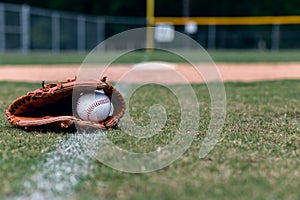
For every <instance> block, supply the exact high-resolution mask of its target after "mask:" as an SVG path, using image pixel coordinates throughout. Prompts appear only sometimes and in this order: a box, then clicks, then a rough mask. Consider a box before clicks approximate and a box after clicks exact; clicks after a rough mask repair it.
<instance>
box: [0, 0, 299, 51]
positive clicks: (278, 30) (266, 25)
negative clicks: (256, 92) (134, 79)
mask: <svg viewBox="0 0 300 200" xmlns="http://www.w3.org/2000/svg"><path fill="white" fill-rule="evenodd" d="M148 1H153V2H152V3H155V4H154V5H153V7H154V9H153V10H150V11H149V8H148V11H147V5H148V7H149V2H148V4H147V0H130V1H124V0H51V1H40V0H27V1H25V0H2V1H0V52H15V51H16V52H23V53H28V52H32V51H39V52H41V51H45V52H49V51H51V52H61V51H79V52H85V51H89V50H91V49H93V48H94V47H95V46H96V45H97V44H98V43H99V42H101V41H104V40H105V39H106V38H108V37H110V36H113V35H115V34H117V33H120V32H122V31H125V30H129V29H133V28H138V27H145V26H147V25H149V26H157V25H159V26H161V25H163V26H164V25H168V27H170V28H172V29H175V30H176V31H180V32H183V33H186V34H188V35H189V36H191V37H192V38H193V39H194V40H196V41H197V42H199V43H200V44H201V45H202V46H203V47H204V48H207V49H209V50H230V49H234V50H236V49H237V50H240V49H246V50H249V49H250V50H252V49H253V50H261V51H269V50H271V51H278V50H286V49H288V50H291V49H299V48H300V40H299V37H300V17H299V16H298V15H300V1H299V0H288V1H286V0H252V1H249V0H248V1H246V0H239V1H238V0H230V1H229V0H176V1H173V2H172V3H170V1H169V0H155V1H154V0H148ZM150 3H151V2H150ZM147 12H148V13H147ZM149 12H150V14H149ZM151 12H152V15H153V16H152V17H151ZM147 14H148V18H147ZM149 16H150V17H149ZM266 16H267V17H266ZM166 17H167V18H166ZM183 17H184V18H183ZM241 17H242V18H241ZM154 39H155V38H154ZM156 42H168V41H156ZM139 46H141V41H139V40H138V39H135V40H132V41H127V42H126V45H121V44H112V45H111V46H108V47H106V49H108V50H114V49H123V48H128V47H135V48H139Z"/></svg>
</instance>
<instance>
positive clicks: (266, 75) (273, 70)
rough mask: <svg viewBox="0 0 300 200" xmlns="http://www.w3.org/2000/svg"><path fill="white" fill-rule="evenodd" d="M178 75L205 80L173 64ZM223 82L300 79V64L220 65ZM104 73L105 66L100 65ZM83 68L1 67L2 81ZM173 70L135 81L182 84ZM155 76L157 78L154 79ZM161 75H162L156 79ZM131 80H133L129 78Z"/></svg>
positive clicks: (119, 69) (121, 68) (118, 70)
mask: <svg viewBox="0 0 300 200" xmlns="http://www.w3.org/2000/svg"><path fill="white" fill-rule="evenodd" d="M172 65H173V66H174V68H173V69H174V70H175V71H176V73H179V74H181V75H182V76H184V77H185V78H186V79H187V80H188V81H189V82H191V83H202V82H203V79H202V78H201V76H200V75H199V73H197V72H196V71H195V69H194V68H193V67H191V66H189V65H188V64H172ZM216 65H217V67H218V70H219V73H220V77H221V80H223V81H224V82H237V81H242V82H251V81H262V80H280V79H300V63H217V64H216ZM97 68H99V70H100V71H101V70H102V71H104V69H105V66H97ZM79 69H80V65H48V66H47V65H31V66H26V65H19V66H13V65H9V66H1V67H0V80H1V81H25V82H41V81H43V80H44V81H49V82H52V81H64V80H66V79H69V78H73V77H75V76H76V75H77V73H78V70H79ZM132 69H133V66H132V65H116V66H110V67H109V68H108V69H107V70H106V71H105V72H104V73H103V75H106V76H108V77H109V81H113V82H115V81H118V80H120V78H121V77H122V75H124V74H126V73H128V72H129V71H130V70H132ZM174 70H165V69H163V70H161V69H153V70H149V69H148V70H147V69H146V70H139V72H138V73H135V78H133V79H131V80H132V82H145V81H156V80H160V81H162V80H163V81H162V82H165V83H177V82H180V81H178V79H177V78H176V77H175V76H173V75H172V74H173V73H174ZM171 71H173V72H172V73H170V72H171ZM152 74H153V75H154V74H155V75H156V77H154V76H152ZM157 75H159V76H157ZM128 80H130V79H128Z"/></svg>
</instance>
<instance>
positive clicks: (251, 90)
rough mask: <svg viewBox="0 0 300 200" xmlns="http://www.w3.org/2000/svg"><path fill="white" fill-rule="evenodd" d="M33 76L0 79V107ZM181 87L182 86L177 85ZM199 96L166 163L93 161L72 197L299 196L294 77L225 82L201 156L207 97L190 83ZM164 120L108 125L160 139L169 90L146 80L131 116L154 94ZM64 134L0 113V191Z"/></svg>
mask: <svg viewBox="0 0 300 200" xmlns="http://www.w3.org/2000/svg"><path fill="white" fill-rule="evenodd" d="M36 87H40V85H39V84H29V83H27V84H23V83H22V84H21V83H9V82H1V83H0V108H1V112H2V113H3V112H4V110H5V109H6V108H7V107H8V105H9V103H10V102H11V101H12V100H13V99H14V98H16V97H18V96H19V95H22V94H24V93H25V92H27V91H28V90H31V89H35V88H36ZM178 87H183V86H178ZM193 87H194V89H195V90H196V93H197V96H198V100H199V102H200V106H201V108H200V113H201V122H200V126H199V138H195V140H194V142H193V144H192V146H191V147H190V149H189V150H188V151H187V152H185V153H184V155H183V156H182V157H181V158H180V159H179V160H177V161H175V162H174V163H173V164H172V165H170V166H169V167H166V168H164V169H162V170H159V171H156V172H153V173H146V174H128V173H122V172H119V171H116V170H113V169H111V168H109V167H106V166H104V165H103V164H101V163H100V162H97V161H95V163H94V165H95V166H94V168H93V169H92V171H91V172H90V173H89V175H88V176H87V177H84V178H83V179H82V181H81V182H80V183H79V184H78V185H77V187H76V193H75V194H74V196H76V198H75V199H96V198H97V199H99V198H103V199H116V198H119V199H299V198H300V192H299V187H300V181H299V180H300V173H299V171H300V160H299V157H300V149H299V146H300V122H299V120H300V95H299V93H298V90H299V88H300V82H299V81H292V80H291V81H268V82H257V83H226V84H225V87H226V92H227V104H228V107H227V119H226V123H225V127H224V129H223V131H222V136H221V137H222V139H221V140H220V141H219V142H218V144H217V145H216V147H215V148H214V149H213V150H212V152H211V153H210V154H209V155H208V156H207V157H206V158H204V159H202V160H199V159H198V151H199V149H200V144H201V141H202V140H203V138H204V137H205V130H206V128H207V124H208V122H209V119H210V118H209V107H210V99H209V94H208V93H207V89H206V87H205V85H201V84H200V85H193ZM159 90H161V92H163V94H164V95H163V96H161V98H160V99H161V101H160V102H155V103H161V104H163V105H165V106H166V109H167V113H168V123H167V126H168V127H166V128H165V129H164V131H163V132H162V134H161V136H157V137H154V138H153V139H150V140H149V139H148V140H134V139H133V138H131V137H129V136H126V135H125V136H124V135H122V134H120V130H113V131H110V132H109V137H110V138H111V139H112V140H113V141H114V142H115V143H116V144H118V145H120V146H122V147H123V148H125V147H127V148H129V149H134V150H136V151H151V150H153V148H156V144H159V145H163V144H168V142H169V141H170V140H171V139H172V130H173V129H175V128H176V127H177V126H178V114H179V112H180V111H179V110H178V109H177V108H176V107H177V105H178V103H177V101H176V100H175V99H174V96H172V95H169V94H168V93H167V91H165V90H164V89H163V88H158V89H157V88H155V87H153V86H151V87H148V88H147V89H146V90H142V91H141V92H140V93H137V94H136V96H135V97H133V99H132V105H133V107H131V108H130V109H131V111H132V115H133V117H135V119H137V120H138V119H139V121H137V123H140V124H145V123H147V122H149V119H148V118H147V115H146V114H145V110H144V109H145V108H147V106H149V105H150V104H152V103H154V100H153V99H151V98H154V97H153V94H158V95H160V94H161V93H158V92H157V91H159ZM67 138H68V134H63V133H61V134H60V133H51V132H48V133H38V132H30V133H29V132H25V131H22V130H19V129H15V128H13V127H11V126H10V125H9V124H8V122H7V121H6V119H5V117H4V115H3V114H2V115H1V116H0V157H1V160H0V186H1V187H0V199H2V198H5V197H11V196H14V195H15V194H16V193H18V192H19V191H20V189H21V188H22V182H23V181H24V180H26V179H27V178H28V177H30V176H31V175H32V174H33V173H34V172H35V170H36V169H35V168H33V167H32V166H35V165H36V164H37V163H40V162H42V161H43V159H44V158H45V156H46V153H47V152H51V151H52V150H53V149H55V144H56V143H58V141H59V140H62V139H67Z"/></svg>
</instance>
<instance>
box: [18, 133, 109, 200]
mask: <svg viewBox="0 0 300 200" xmlns="http://www.w3.org/2000/svg"><path fill="white" fill-rule="evenodd" d="M103 137H106V133H105V132H103V131H97V132H94V133H80V134H73V135H71V136H70V138H69V139H68V140H67V141H62V142H61V143H60V144H59V145H58V148H57V149H56V150H55V151H53V152H50V153H48V154H47V156H46V159H45V161H43V162H42V163H40V165H39V166H37V168H38V169H40V171H39V172H38V173H36V174H34V175H33V176H32V177H31V178H30V179H29V180H26V181H25V182H24V188H23V191H22V192H21V194H20V195H19V196H17V197H15V198H14V199H31V200H41V199H66V198H68V197H72V194H73V193H74V192H75V191H74V188H75V187H76V185H77V184H78V183H79V181H80V180H81V179H82V178H83V177H85V176H87V175H88V174H89V173H90V172H91V170H92V169H93V167H94V160H93V159H92V158H91V155H93V154H94V153H95V152H94V151H95V148H90V146H91V144H94V143H95V142H94V141H98V142H97V145H99V141H100V140H102V139H103Z"/></svg>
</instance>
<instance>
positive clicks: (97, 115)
mask: <svg viewBox="0 0 300 200" xmlns="http://www.w3.org/2000/svg"><path fill="white" fill-rule="evenodd" d="M76 109H77V110H76V111H77V114H78V116H79V117H80V118H81V119H82V120H85V121H93V122H100V121H103V120H105V119H106V118H107V117H108V115H109V113H110V109H111V105H110V100H109V98H108V96H106V95H105V94H104V93H103V92H101V91H97V90H95V93H89V94H84V95H82V96H81V97H79V99H78V101H77V108H76Z"/></svg>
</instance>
